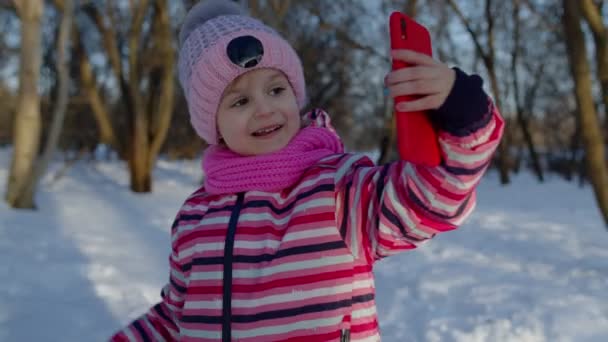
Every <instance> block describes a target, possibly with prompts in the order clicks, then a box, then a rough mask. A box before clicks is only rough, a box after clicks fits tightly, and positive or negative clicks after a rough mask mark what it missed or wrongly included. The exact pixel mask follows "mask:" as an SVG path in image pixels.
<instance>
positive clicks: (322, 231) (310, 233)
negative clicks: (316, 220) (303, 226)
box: [283, 226, 338, 242]
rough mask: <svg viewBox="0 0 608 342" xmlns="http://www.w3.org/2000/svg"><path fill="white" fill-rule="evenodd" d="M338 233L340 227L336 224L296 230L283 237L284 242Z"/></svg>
mask: <svg viewBox="0 0 608 342" xmlns="http://www.w3.org/2000/svg"><path fill="white" fill-rule="evenodd" d="M337 234H338V229H337V228H336V227H335V226H330V227H327V228H322V227H319V228H313V229H310V230H305V231H301V232H294V233H291V232H289V233H287V234H285V236H284V237H283V242H289V241H297V240H303V239H309V238H314V237H322V236H332V235H337Z"/></svg>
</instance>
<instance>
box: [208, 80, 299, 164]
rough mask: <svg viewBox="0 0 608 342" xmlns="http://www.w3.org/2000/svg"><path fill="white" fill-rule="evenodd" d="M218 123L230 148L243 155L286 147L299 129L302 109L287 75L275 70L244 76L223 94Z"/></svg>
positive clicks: (229, 86) (220, 131)
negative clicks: (300, 110)
mask: <svg viewBox="0 0 608 342" xmlns="http://www.w3.org/2000/svg"><path fill="white" fill-rule="evenodd" d="M217 125H218V129H219V133H220V136H221V137H222V138H223V140H224V142H225V143H226V145H227V146H228V148H230V149H231V150H232V151H234V152H236V153H239V154H242V155H258V154H264V153H271V152H274V151H277V150H280V149H281V148H283V147H285V146H286V145H287V144H288V143H289V141H290V140H291V138H293V137H294V136H295V135H296V134H297V133H298V131H299V130H300V114H299V108H298V104H297V102H296V96H295V94H294V92H293V89H292V88H291V85H290V84H289V81H288V80H287V77H285V75H284V74H283V73H282V72H280V71H278V70H275V69H256V70H253V71H250V72H248V73H246V74H243V75H241V76H240V77H239V78H237V79H236V80H234V81H233V82H232V83H231V84H230V85H228V87H227V88H226V90H225V91H224V94H223V95H222V99H221V101H220V105H219V110H218V113H217Z"/></svg>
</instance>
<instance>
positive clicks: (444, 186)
mask: <svg viewBox="0 0 608 342" xmlns="http://www.w3.org/2000/svg"><path fill="white" fill-rule="evenodd" d="M482 121H483V123H482V124H480V123H479V122H478V123H476V125H477V127H476V128H475V130H473V131H472V132H469V133H468V134H466V135H462V136H458V135H453V134H451V133H447V132H441V133H440V135H439V142H440V145H441V148H442V151H443V163H442V165H440V166H438V167H435V168H430V167H424V166H417V165H413V164H411V163H407V162H404V161H398V162H394V163H390V164H386V165H383V166H374V165H373V164H371V162H370V161H369V160H368V161H367V162H364V161H361V159H360V158H345V160H344V161H342V162H341V165H340V167H339V170H338V172H337V173H336V185H337V186H336V203H337V211H336V215H337V216H336V217H337V221H338V222H337V223H338V227H339V228H340V233H341V235H342V237H343V238H344V240H345V242H346V244H347V245H348V246H349V248H350V249H351V251H352V252H353V254H354V255H355V256H356V257H360V256H365V257H367V258H368V259H370V260H378V259H381V258H383V257H386V256H389V255H392V254H395V253H398V252H401V251H405V250H409V249H413V248H416V247H417V246H418V245H419V244H420V243H422V242H423V241H425V240H428V239H430V238H432V237H434V236H435V235H436V234H437V233H441V232H445V231H450V230H453V229H455V228H457V227H458V226H459V225H460V224H462V222H463V221H464V220H465V219H466V218H467V217H468V216H469V215H470V213H471V212H472V210H473V208H474V206H475V200H476V195H475V187H476V186H477V184H478V183H479V181H480V179H481V177H482V176H483V174H484V172H485V171H486V169H487V168H488V165H489V164H490V161H491V158H492V155H493V153H494V151H495V150H496V148H497V146H498V144H499V142H500V138H501V136H502V132H503V126H504V122H503V120H502V118H501V117H500V114H499V113H498V111H497V110H496V108H495V107H494V106H493V104H492V103H491V102H489V105H488V107H487V112H486V114H485V115H484V116H483V119H482Z"/></svg>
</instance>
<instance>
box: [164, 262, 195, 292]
mask: <svg viewBox="0 0 608 342" xmlns="http://www.w3.org/2000/svg"><path fill="white" fill-rule="evenodd" d="M184 266H185V265H184ZM189 270H190V267H188V270H185V271H184V270H183V268H182V271H184V272H187V271H189ZM169 282H170V283H171V285H172V286H173V287H175V289H176V290H177V291H178V292H179V293H182V294H184V293H186V288H185V287H183V286H180V285H178V284H177V283H176V282H175V280H173V277H169Z"/></svg>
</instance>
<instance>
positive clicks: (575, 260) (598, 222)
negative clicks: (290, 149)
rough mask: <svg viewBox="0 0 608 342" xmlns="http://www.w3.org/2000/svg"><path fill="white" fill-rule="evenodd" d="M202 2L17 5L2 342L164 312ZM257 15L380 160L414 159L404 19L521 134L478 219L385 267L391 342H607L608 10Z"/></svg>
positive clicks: (272, 5)
mask: <svg viewBox="0 0 608 342" xmlns="http://www.w3.org/2000/svg"><path fill="white" fill-rule="evenodd" d="M198 1H199V0H180V1H177V0H176V1H173V0H171V1H169V0H149V1H133V0H132V1H126V0H123V1H106V0H89V1H75V0H74V1H70V0H48V1H44V0H27V1H22V0H10V1H1V0H0V194H1V195H2V200H0V342H5V341H7V342H13V341H16V342H38V341H51V342H55V341H57V342H81V341H85V342H89V341H93V342H95V341H106V340H107V339H108V337H110V336H111V335H112V334H113V333H114V332H115V331H116V330H117V329H119V328H121V327H122V326H124V325H125V324H127V323H128V322H130V321H131V320H132V319H134V318H135V317H137V316H139V315H140V314H142V313H144V312H145V311H146V310H147V309H148V308H149V307H150V306H151V305H153V304H155V303H156V302H157V301H159V300H160V290H161V288H162V286H163V285H164V284H165V282H166V281H167V279H168V255H169V251H170V244H169V241H170V226H171V223H172V221H173V219H174V216H175V214H176V212H177V210H178V209H179V207H180V205H181V204H182V203H183V201H184V199H185V198H186V197H187V196H188V195H189V194H191V193H192V192H193V191H194V190H195V189H196V188H197V187H198V186H199V184H200V181H201V177H202V175H201V168H200V155H201V151H202V149H203V148H204V146H203V143H202V141H201V139H200V138H199V137H198V136H197V135H196V133H195V132H194V130H193V129H192V127H191V126H190V122H189V114H188V109H187V104H186V102H185V98H184V96H183V93H182V89H181V88H180V86H179V82H178V80H177V77H176V72H175V65H176V58H177V52H178V50H177V45H178V44H177V37H178V32H179V29H180V24H181V22H182V20H183V18H184V15H185V13H186V11H187V10H188V9H189V8H191V7H192V6H193V5H194V4H195V3H197V2H198ZM226 1H229V0H226ZM237 2H239V3H241V4H243V5H244V6H246V7H248V8H249V10H250V13H251V15H252V16H254V17H256V18H259V19H261V20H262V21H264V22H265V23H267V24H268V25H270V26H272V27H273V28H275V29H276V30H277V31H278V32H280V33H281V34H282V35H283V36H284V37H286V39H287V40H289V42H290V43H291V44H293V46H294V48H295V49H296V50H297V51H298V53H299V54H300V58H301V60H302V64H303V68H304V70H305V74H306V83H307V90H308V95H309V99H310V103H311V105H312V106H315V107H319V108H323V109H325V110H326V111H327V112H328V113H330V115H331V118H332V124H333V125H334V127H335V128H336V130H337V131H338V132H339V133H340V135H341V137H342V138H343V140H344V142H345V146H347V148H348V149H349V150H351V151H381V152H380V153H374V154H373V156H372V157H373V158H372V159H373V160H374V161H378V163H379V164H382V163H384V162H388V161H391V160H395V159H396V157H397V154H396V151H395V148H394V146H395V144H394V140H395V134H396V130H395V129H394V122H393V111H392V108H393V106H392V105H393V104H392V102H391V100H390V98H389V97H387V96H386V92H385V89H384V84H383V77H384V75H385V74H386V72H387V71H388V70H390V67H391V59H390V57H389V43H388V37H389V35H388V28H387V19H388V16H389V15H390V13H391V12H392V11H395V10H399V11H402V12H405V13H407V14H408V15H410V16H411V17H413V18H415V19H416V20H418V21H419V22H421V23H422V24H424V25H425V26H426V27H427V28H428V29H429V31H430V33H431V36H432V41H433V54H434V56H435V57H436V59H438V60H440V61H442V62H444V63H446V64H448V65H450V66H458V67H460V68H461V69H462V70H463V71H465V72H467V73H476V74H479V75H481V76H482V78H483V79H484V89H485V90H486V91H487V93H488V94H490V95H491V96H492V98H493V99H494V101H495V103H496V104H498V108H499V109H500V111H501V113H502V114H503V116H504V117H505V119H506V126H505V139H503V144H502V145H501V147H503V148H501V149H499V150H498V153H497V154H496V157H495V159H494V161H493V167H492V169H491V170H490V171H489V172H488V174H487V175H486V176H485V178H483V179H482V182H481V184H480V186H479V188H478V205H477V208H476V210H475V211H474V213H473V215H472V216H471V217H470V218H469V219H468V220H467V221H466V222H465V224H464V225H463V226H462V227H461V228H460V229H459V230H457V231H453V232H449V233H445V234H442V235H440V236H438V237H436V238H435V239H433V240H432V241H430V242H428V243H426V244H425V245H423V246H422V247H421V248H419V249H417V250H414V251H411V252H407V253H404V254H401V255H398V256H394V257H391V258H388V259H386V260H382V261H380V262H379V263H377V264H376V266H375V269H374V272H375V275H376V291H377V297H376V298H377V305H378V314H379V322H380V327H381V334H382V338H383V341H386V342H410V341H413V342H503V341H504V342H606V341H608V230H607V229H606V227H607V226H606V223H608V205H605V206H604V211H603V212H604V213H605V216H602V215H601V214H600V213H601V211H600V206H601V205H600V204H599V203H602V201H598V200H596V198H595V197H596V196H594V191H593V190H592V186H591V184H596V186H595V193H596V194H598V196H597V197H598V198H605V199H607V200H606V201H605V202H603V203H608V186H597V184H600V185H601V184H607V183H608V164H607V162H608V153H607V151H608V149H607V147H608V115H607V113H608V82H607V81H606V75H607V73H606V72H605V71H606V70H608V55H607V54H603V53H601V52H602V51H606V48H607V47H608V11H606V9H608V6H606V5H605V4H606V2H604V1H593V0H580V1H579V0H526V1H521V0H510V1H508V0H501V1H492V0H374V1H369V0H331V1H330V0H306V1H289V0H237ZM69 3H72V4H73V6H72V7H70V6H68V4H69ZM70 8H71V9H70ZM138 25H139V26H138ZM25 28H27V29H25ZM62 37H63V38H65V39H62ZM62 47H63V48H62ZM133 47H137V49H134V48H133ZM60 51H63V52H65V53H64V54H61V53H59V52H60ZM598 52H600V53H598ZM585 53H586V54H585ZM34 56H39V57H41V60H40V61H37V60H36V58H32V57H34ZM62 56H63V57H64V58H62ZM22 70H25V72H20V71H22ZM167 76H168V77H167ZM22 85H23V86H22ZM61 99H65V101H61ZM137 103H140V104H142V105H141V106H135V105H134V104H137ZM61 104H63V105H61ZM61 114H63V115H61ZM136 118H139V119H142V118H143V119H142V120H139V121H137V120H136ZM52 122H57V123H58V125H53V124H52ZM142 122H145V124H143V123H142ZM17 123H18V124H17ZM53 133H56V135H54V134H53ZM53 136H55V137H57V140H53V139H50V138H49V137H53ZM142 137H143V138H142ZM100 146H109V149H107V151H102V150H100V149H99V147H100ZM47 148H49V151H51V153H49V154H48V155H49V156H51V162H50V164H49V166H48V169H47V170H46V172H41V174H43V177H42V179H41V180H40V182H38V183H37V186H34V187H32V189H33V191H31V192H26V191H23V189H26V188H27V187H25V186H22V185H23V184H28V183H29V184H35V182H32V181H33V180H37V178H36V177H30V175H32V174H35V173H33V172H30V171H31V170H33V169H34V168H39V167H40V166H41V165H45V163H44V162H41V160H44V159H43V158H40V156H41V155H42V153H41V152H42V150H47ZM17 150H18V151H19V153H13V152H15V151H17ZM53 151H54V152H53ZM108 151H110V153H106V152H108ZM45 155H46V154H45ZM116 155H120V156H121V158H117V157H116ZM14 156H17V157H15V158H14ZM585 156H586V157H587V158H585ZM15 160H18V163H15V162H14V161H15ZM587 161H588V163H586V162H587ZM14 164H19V165H18V167H15V168H12V166H11V165H14ZM141 165H145V167H139V166H141ZM11 169H14V170H20V172H14V173H12V172H11ZM41 169H42V168H41ZM24 170H25V171H24ZM590 171H591V172H590ZM543 178H544V182H541V180H542V179H543ZM566 178H570V179H571V181H566V180H565V179H566ZM578 178H580V179H584V182H583V183H584V186H579V184H578ZM9 179H11V180H12V181H11V182H10V183H9ZM602 182H604V183H602ZM23 193H26V194H23ZM5 198H6V200H5ZM32 203H34V204H35V206H36V207H37V210H28V209H14V208H24V207H28V206H31V205H32ZM261 342H265V341H261ZM311 342H313V341H311Z"/></svg>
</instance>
